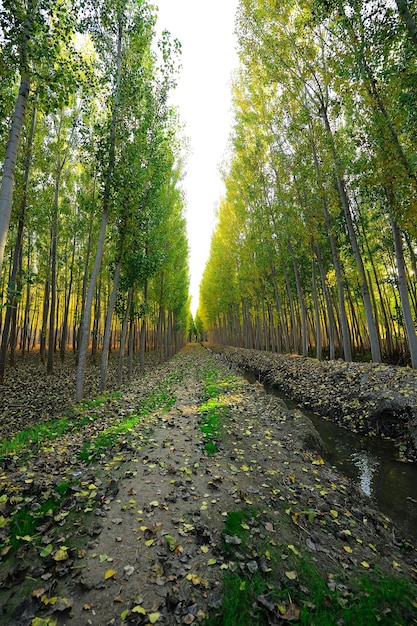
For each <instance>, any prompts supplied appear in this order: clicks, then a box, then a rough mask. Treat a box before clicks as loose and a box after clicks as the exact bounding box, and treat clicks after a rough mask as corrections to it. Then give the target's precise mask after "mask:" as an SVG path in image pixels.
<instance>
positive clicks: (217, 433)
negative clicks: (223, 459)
mask: <svg viewBox="0 0 417 626" xmlns="http://www.w3.org/2000/svg"><path fill="white" fill-rule="evenodd" d="M202 377H203V382H204V388H203V392H202V397H201V399H202V401H203V403H202V405H201V406H200V407H199V411H200V413H201V422H200V428H201V432H202V433H203V438H204V442H205V445H204V447H205V450H206V452H207V454H209V455H210V456H212V455H213V454H215V453H216V452H218V446H217V442H218V441H219V440H220V437H221V425H222V423H223V422H224V420H225V419H226V418H227V415H228V413H229V409H228V407H227V405H226V403H225V402H224V400H222V396H223V395H224V393H225V391H226V390H230V388H231V387H232V386H233V385H234V384H235V383H236V381H237V380H238V379H237V378H236V377H235V376H233V377H228V378H225V377H224V375H222V374H220V372H218V371H217V370H216V369H208V370H206V371H205V372H203V376H202Z"/></svg>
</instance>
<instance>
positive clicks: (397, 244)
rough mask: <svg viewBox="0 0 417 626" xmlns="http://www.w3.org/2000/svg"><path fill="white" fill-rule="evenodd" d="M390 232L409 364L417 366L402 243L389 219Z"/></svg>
mask: <svg viewBox="0 0 417 626" xmlns="http://www.w3.org/2000/svg"><path fill="white" fill-rule="evenodd" d="M391 226H392V234H393V238H394V249H395V260H396V263H397V273H398V290H399V292H400V299H401V307H402V311H403V316H404V324H405V331H406V334H407V339H408V347H409V349H410V355H411V365H412V367H413V368H417V335H416V329H415V326H414V321H413V316H412V314H411V308H410V301H409V298H408V289H407V278H406V273H405V263H404V253H403V243H402V241H401V232H400V229H399V226H398V224H397V222H396V221H395V220H391Z"/></svg>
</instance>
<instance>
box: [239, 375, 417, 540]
mask: <svg viewBox="0 0 417 626" xmlns="http://www.w3.org/2000/svg"><path fill="white" fill-rule="evenodd" d="M245 377H246V378H247V379H248V380H249V381H250V382H254V381H255V380H257V379H256V378H255V377H253V376H251V375H248V373H247V372H245ZM265 390H266V391H267V392H268V393H271V394H273V395H276V396H277V397H279V398H281V399H282V400H284V402H285V404H286V405H287V407H288V408H289V409H292V408H299V409H300V410H302V412H303V413H304V414H305V415H307V416H308V417H309V418H310V419H311V421H312V422H313V424H314V426H315V428H316V430H317V431H318V433H319V434H320V436H321V438H322V440H323V442H324V445H325V451H324V454H323V457H324V458H325V460H326V461H327V462H328V463H330V464H331V465H334V466H335V467H336V468H337V469H338V470H339V471H340V472H341V473H343V474H344V475H345V476H348V477H349V478H352V479H353V480H355V481H356V483H357V484H358V485H359V487H360V488H361V489H362V491H363V492H364V493H365V494H366V495H367V496H368V497H369V498H371V499H372V500H373V501H374V503H375V505H376V506H377V508H378V509H379V510H380V511H382V512H383V513H385V515H387V516H388V517H390V518H391V519H392V520H393V521H394V522H395V523H396V524H397V525H398V526H399V527H400V528H401V529H403V530H404V531H405V532H406V533H408V534H410V535H412V536H413V537H415V538H417V466H416V465H415V464H412V463H401V462H399V461H397V460H396V458H397V454H396V450H395V447H394V444H393V442H392V441H388V440H386V439H381V438H379V437H366V436H364V435H363V434H360V433H354V432H351V431H349V430H347V429H345V428H342V427H340V426H338V425H337V424H335V423H334V422H331V421H329V420H327V419H324V418H323V417H321V416H320V415H317V414H316V413H313V412H312V411H308V410H306V409H305V408H304V407H300V406H299V405H297V403H295V402H294V401H293V400H291V399H290V398H288V397H287V396H285V395H284V394H282V393H281V392H280V391H279V389H277V388H275V387H267V386H265Z"/></svg>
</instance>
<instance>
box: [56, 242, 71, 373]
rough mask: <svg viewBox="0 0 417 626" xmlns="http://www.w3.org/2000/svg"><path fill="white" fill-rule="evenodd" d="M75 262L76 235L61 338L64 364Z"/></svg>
mask: <svg viewBox="0 0 417 626" xmlns="http://www.w3.org/2000/svg"><path fill="white" fill-rule="evenodd" d="M74 261H75V235H74V237H73V240H72V256H71V265H70V277H69V284H68V289H67V292H66V294H65V307H64V319H63V320H62V336H61V347H60V352H61V361H62V362H63V361H64V359H65V351H66V347H67V338H68V316H69V308H70V302H71V292H72V283H73V278H74Z"/></svg>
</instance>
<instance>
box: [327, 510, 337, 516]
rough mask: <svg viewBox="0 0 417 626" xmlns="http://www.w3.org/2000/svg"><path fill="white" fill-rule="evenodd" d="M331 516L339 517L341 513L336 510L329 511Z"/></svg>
mask: <svg viewBox="0 0 417 626" xmlns="http://www.w3.org/2000/svg"><path fill="white" fill-rule="evenodd" d="M329 513H330V515H333V517H338V515H339V513H338V512H337V511H335V510H334V509H330V511H329Z"/></svg>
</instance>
